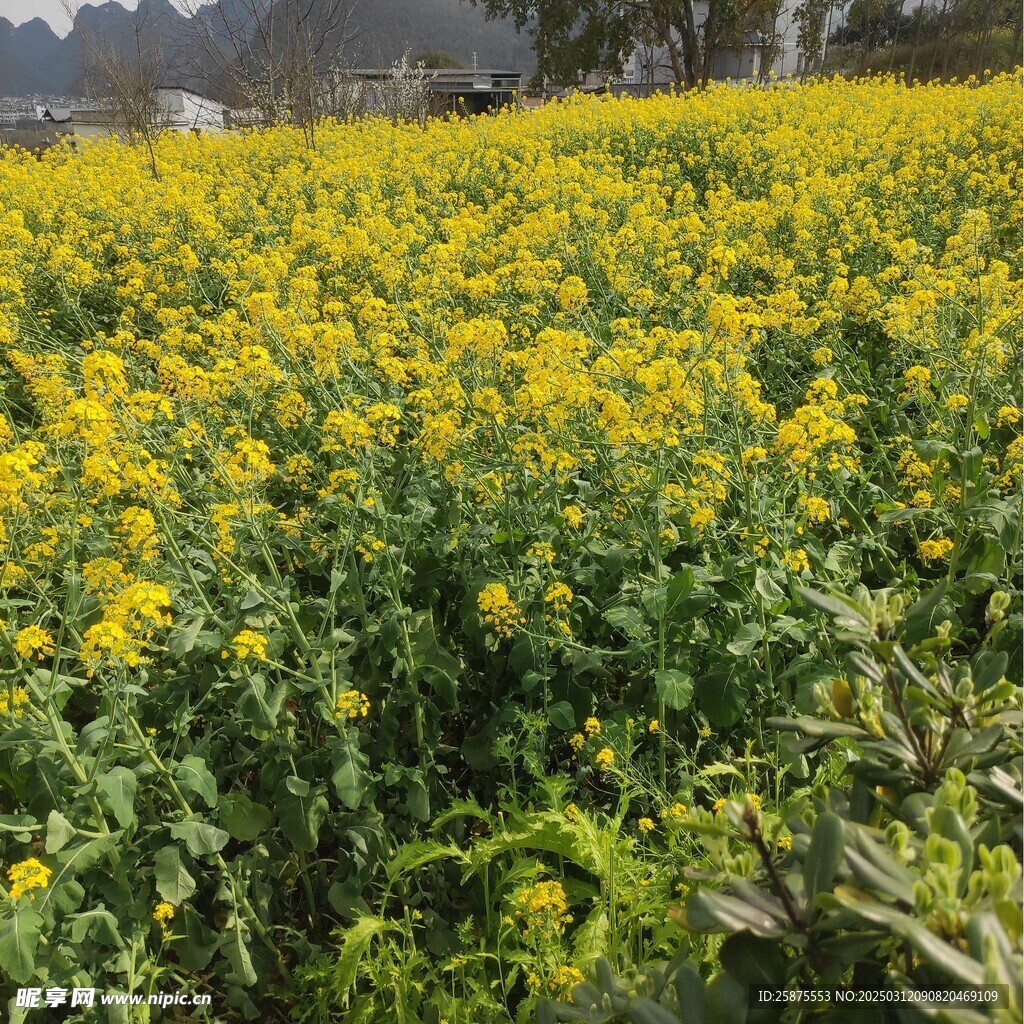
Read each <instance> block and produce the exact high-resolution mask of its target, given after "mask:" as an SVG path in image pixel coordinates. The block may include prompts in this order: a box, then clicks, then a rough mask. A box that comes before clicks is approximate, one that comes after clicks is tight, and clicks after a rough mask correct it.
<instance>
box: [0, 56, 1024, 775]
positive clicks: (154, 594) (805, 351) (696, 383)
mask: <svg viewBox="0 0 1024 1024" xmlns="http://www.w3.org/2000/svg"><path fill="white" fill-rule="evenodd" d="M1019 88H1020V80H1019V78H1017V77H1014V76H999V77H996V78H994V79H992V80H991V81H989V82H987V83H986V84H984V85H979V86H978V87H976V88H975V87H971V88H961V87H949V86H937V85H936V86H928V87H922V88H915V89H905V88H902V87H899V86H897V85H896V84H895V83H893V82H874V81H872V82H860V83H848V82H844V81H840V80H838V79H837V80H832V81H821V82H816V83H814V84H810V85H807V86H797V85H794V86H793V87H792V88H786V89H770V90H752V89H751V90H748V89H735V88H712V89H709V90H707V91H706V92H703V93H701V94H700V95H688V96H686V97H680V96H667V95H666V96H659V97H655V98H652V99H650V100H647V101H644V102H642V103H639V102H629V101H622V102H619V101H614V100H610V99H608V100H597V99H593V98H585V97H580V98H578V99H574V100H572V101H570V102H566V103H560V104H555V105H552V106H550V107H547V108H545V109H543V110H541V111H538V112H536V113H532V114H530V115H524V114H522V113H519V112H516V111H514V110H509V111H506V112H503V113H501V114H499V115H496V116H495V117H492V118H486V119H480V120H473V121H469V120H467V121H464V122H442V121H436V122H435V121H432V122H430V123H429V124H427V125H426V126H425V127H424V128H423V130H421V131H420V130H417V131H406V130H401V129H396V128H394V127H393V126H391V125H390V124H388V123H385V122H384V121H381V120H374V119H368V120H366V121H362V122H359V123H355V124H324V125H323V126H322V128H320V129H318V143H317V147H316V149H315V150H310V149H308V148H306V146H305V145H304V140H303V138H302V136H301V133H299V132H296V131H292V130H290V129H287V128H282V129H280V130H275V131H269V132H263V133H237V134H231V133H224V134H222V135H218V136H216V137H214V136H211V137H208V138H203V139H191V138H180V137H176V136H174V135H173V134H168V135H167V136H166V137H163V138H161V139H159V140H158V141H157V142H156V143H155V152H154V155H155V157H156V160H157V162H158V164H159V166H161V167H162V168H164V169H165V171H166V173H161V175H160V177H159V179H157V178H156V177H154V176H153V175H152V173H151V172H150V168H149V164H148V157H147V155H146V154H145V153H142V152H140V151H137V150H135V149H133V148H131V147H125V146H120V145H117V144H115V143H110V144H106V143H99V144H96V145H91V146H88V147H85V149H83V150H81V151H78V152H72V151H70V150H69V149H63V148H61V147H56V148H55V149H54V150H53V151H51V152H50V153H48V154H47V156H46V157H45V159H44V160H42V161H39V160H36V159H34V158H33V157H31V156H30V155H28V154H23V153H19V152H17V151H14V150H9V151H4V154H3V155H2V157H0V369H2V371H3V373H4V374H5V375H6V377H5V381H9V382H10V386H9V387H8V391H9V393H11V394H17V396H18V399H17V405H18V409H19V412H18V422H17V423H14V422H13V421H12V420H9V419H8V416H9V415H10V413H9V412H8V411H5V412H4V413H3V414H2V415H0V544H3V550H4V552H5V565H4V567H3V568H2V570H0V588H2V589H3V590H4V591H5V592H6V591H8V590H12V589H16V588H20V589H21V591H23V593H22V594H19V595H18V598H19V600H23V598H24V596H25V595H29V596H30V598H31V600H30V602H29V604H28V605H26V606H25V611H24V612H22V611H20V610H19V615H24V618H23V619H22V621H21V622H20V623H19V625H21V627H22V628H21V630H20V631H19V632H18V633H16V634H14V635H13V636H12V642H13V643H14V645H15V649H16V651H17V652H18V655H19V656H20V657H22V658H24V659H25V660H26V661H32V662H37V661H38V660H39V659H40V657H42V658H44V659H45V658H46V657H49V656H50V653H51V648H52V647H53V646H54V644H55V641H54V640H53V637H54V636H56V635H58V629H57V623H56V621H55V617H54V615H53V612H52V609H53V608H55V607H63V606H64V603H65V601H66V598H67V593H68V588H69V586H70V585H72V581H74V580H76V579H77V578H80V579H81V588H82V589H84V591H85V600H84V601H83V602H82V608H83V612H82V614H83V619H82V621H81V622H80V623H77V624H75V628H74V629H68V630H66V631H65V632H64V633H63V634H61V635H62V637H63V638H64V639H63V640H62V643H63V644H64V646H65V647H67V646H68V645H69V644H74V643H75V642H76V641H77V638H78V637H81V645H80V649H79V651H78V656H79V660H80V662H81V663H82V665H83V666H84V667H85V669H86V670H87V671H88V672H90V673H92V672H94V671H102V670H104V669H106V668H108V667H110V668H116V669H122V668H127V669H134V668H137V667H138V666H140V665H141V664H142V663H143V661H144V659H145V658H155V657H157V652H159V651H160V645H159V644H158V643H156V642H154V641H155V640H156V638H157V635H158V634H159V633H160V632H161V631H163V630H166V629H170V630H173V629H174V627H175V623H174V621H173V615H174V610H175V609H176V608H179V607H180V608H181V609H182V610H183V611H184V610H185V609H191V608H193V607H196V606H197V601H196V599H197V598H199V597H203V598H204V599H205V597H206V596H207V595H206V594H195V593H191V592H190V591H192V590H203V591H208V592H209V595H210V596H211V599H213V600H220V599H221V598H222V597H223V596H225V595H226V594H227V592H228V591H230V590H231V589H232V588H235V587H241V586H242V585H243V583H244V579H243V577H244V576H245V575H246V574H249V575H253V574H263V573H269V575H270V576H271V577H280V579H281V580H284V579H286V578H288V577H290V578H291V579H292V580H295V579H296V578H297V577H296V575H295V571H296V570H299V569H308V570H309V571H310V573H312V574H314V575H315V574H316V573H321V574H323V575H325V576H326V575H328V574H330V573H331V572H332V569H325V566H326V565H327V564H328V562H329V561H330V560H331V558H332V557H337V555H338V554H339V553H340V548H342V547H343V546H345V545H348V549H347V550H346V551H345V552H344V557H345V558H346V559H347V558H349V557H350V556H351V555H352V554H353V553H354V554H355V556H356V557H357V558H358V559H359V560H360V561H361V564H362V565H363V566H365V565H368V564H370V563H372V562H374V559H377V560H378V561H377V564H376V565H375V566H374V569H375V572H374V574H373V575H375V576H376V575H377V573H376V570H377V569H379V568H380V567H381V565H382V564H383V563H384V562H386V561H389V560H388V559H385V558H383V557H382V552H384V551H385V545H386V544H387V543H394V544H395V545H396V548H397V546H398V544H399V543H400V531H399V530H397V529H396V528H395V527H396V519H397V518H398V517H400V516H402V515H403V514H404V513H405V510H409V513H410V515H409V521H410V522H411V523H416V522H420V521H421V520H425V519H426V518H431V521H432V517H434V516H435V513H436V514H437V515H436V519H437V521H438V523H439V524H440V525H439V527H438V533H439V534H444V535H443V536H438V537H436V538H432V539H431V544H432V545H433V552H432V554H431V555H430V557H431V558H433V557H435V556H436V555H437V553H439V552H443V553H444V556H445V558H448V557H449V556H451V561H452V563H453V565H454V563H455V562H458V563H459V569H458V571H459V572H463V570H465V569H467V567H472V572H469V571H466V572H465V573H464V576H465V579H464V582H465V584H466V586H467V587H468V586H472V585H473V584H472V583H471V582H470V580H476V579H481V578H483V579H492V580H505V581H506V582H505V583H499V582H494V583H490V584H488V585H487V586H485V587H484V588H483V589H482V590H480V591H479V594H478V596H477V608H478V611H479V613H480V616H481V617H482V619H483V622H484V624H485V625H486V626H487V627H489V629H490V630H491V631H492V633H493V634H494V636H496V637H498V638H501V639H508V638H511V637H513V636H514V635H515V634H516V633H518V632H520V631H521V630H522V628H523V627H524V626H525V625H526V623H527V621H530V622H533V621H538V620H539V618H540V615H541V614H544V615H550V616H551V618H550V620H548V621H549V622H550V624H551V630H550V632H551V633H552V634H553V636H554V638H555V639H552V640H550V641H549V643H550V644H552V645H555V644H556V643H565V644H567V645H568V644H569V643H570V642H571V639H572V638H571V630H570V621H571V622H572V623H573V628H576V626H575V624H576V623H577V622H578V621H583V622H586V620H587V618H588V615H589V612H588V606H587V605H586V602H585V601H584V597H587V596H588V595H585V594H584V593H583V591H582V590H580V587H581V586H583V582H582V581H583V579H584V577H583V576H582V575H575V574H572V573H573V572H574V569H575V568H576V567H577V566H576V563H577V562H578V561H579V560H580V559H583V560H586V561H589V560H590V559H591V558H592V557H593V558H594V559H600V558H602V557H604V554H603V553H605V552H610V551H613V550H614V551H615V552H616V554H615V556H614V557H615V558H618V557H619V556H620V555H621V556H622V558H623V559H624V561H623V563H622V575H623V584H625V585H628V586H630V587H632V586H633V585H634V584H636V583H638V578H637V576H638V574H639V573H642V572H643V569H638V568H637V562H638V557H637V555H636V552H638V550H639V549H640V548H641V547H642V546H643V545H641V544H640V543H638V540H637V538H638V537H640V535H641V534H643V533H644V532H645V531H647V530H648V529H650V524H651V522H652V516H653V515H656V520H657V521H656V524H655V525H654V527H653V529H651V530H650V533H649V536H650V538H652V539H654V538H658V540H659V541H660V542H661V543H663V544H664V546H665V550H666V551H667V552H671V553H672V554H673V556H675V554H676V553H677V552H680V549H683V550H682V552H681V556H682V557H681V558H680V561H686V562H688V563H690V564H694V565H697V564H705V563H707V564H712V563H718V564H721V562H722V561H723V560H724V559H725V558H729V557H734V556H735V557H739V558H749V557H751V556H753V557H755V558H757V559H759V560H760V561H761V562H762V567H763V568H764V570H765V571H767V572H769V574H783V573H784V572H785V571H789V572H791V573H805V572H807V571H808V569H809V568H810V566H811V563H812V562H813V563H814V568H815V569H818V568H819V566H821V567H822V568H823V569H824V568H826V567H827V566H828V565H829V564H837V563H834V559H836V558H839V555H838V554H833V552H835V551H836V550H837V548H838V544H837V542H839V541H848V542H850V543H852V544H853V545H854V547H855V548H859V545H860V543H861V541H863V540H864V536H863V534H864V532H865V531H866V530H869V529H871V528H872V527H875V526H879V529H881V528H882V527H884V529H885V531H886V532H887V534H889V535H890V536H892V537H893V538H894V542H893V543H892V545H890V548H891V550H894V551H895V550H900V551H901V552H902V554H901V556H900V557H906V559H907V560H908V561H912V562H915V563H917V564H916V565H915V566H912V567H911V568H916V569H922V568H928V564H927V563H935V562H939V561H942V560H943V559H947V558H949V557H951V555H952V542H951V541H950V540H948V539H947V538H946V537H945V536H943V534H945V533H949V534H950V536H953V535H954V530H953V528H952V526H951V523H952V522H954V521H955V519H954V517H953V514H954V513H955V515H956V517H957V518H958V519H959V518H963V517H964V515H965V513H966V512H967V510H966V508H965V507H963V508H962V507H961V506H965V505H966V503H967V502H973V501H976V500H977V501H981V500H982V497H983V496H982V495H980V485H979V486H978V487H976V488H975V489H974V490H973V491H971V490H969V489H968V488H967V487H966V486H965V485H964V484H963V483H962V482H956V480H957V479H958V478H956V477H955V476H954V482H949V480H948V479H947V477H949V476H950V475H951V474H950V472H949V466H948V465H947V464H946V463H945V462H944V459H943V457H942V456H940V455H937V453H939V452H943V451H948V450H950V449H953V450H956V451H960V450H962V449H963V448H964V444H963V441H964V436H963V435H964V433H965V432H967V433H969V434H971V438H970V445H969V446H977V447H978V448H979V449H980V450H981V453H982V459H981V465H982V467H983V470H982V477H983V478H984V479H985V480H986V481H990V482H991V486H992V487H993V488H995V489H997V490H1001V491H1002V492H1003V494H1004V495H1006V496H1008V497H1013V496H1016V495H1019V492H1020V464H1021V459H1022V455H1024V440H1022V439H1021V438H1020V437H1019V435H1018V434H1017V431H1018V430H1019V425H1020V422H1021V418H1022V417H1021V412H1020V404H1021V403H1020V376H1019V364H1020V351H1019V349H1020V341H1019V331H1018V330H1017V326H1018V325H1019V322H1020V306H1021V287H1020V286H1021V281H1020V266H1021V233H1020V229H1019V213H1018V208H1019V199H1020V194H1021V166H1020V160H1019V123H1020V109H1019V108H1020V103H1019ZM624 154H625V155H624ZM723 154H724V156H723ZM337 182H347V183H350V184H352V187H351V188H347V187H346V188H336V187H334V184H332V183H337ZM69 197H70V198H69ZM98 311H102V315H100V314H99V313H98ZM69 324H73V325H74V328H73V332H69V329H68V327H67V325H69ZM60 325H63V326H60ZM58 340H59V343H58ZM968 421H969V422H968ZM417 488H419V489H420V490H419V491H418V492H417V493H415V494H413V493H412V492H413V491H414V490H416V489H417ZM893 492H895V493H893ZM868 494H871V495H875V494H880V495H886V496H887V498H888V499H891V500H886V501H884V502H883V501H881V500H879V502H878V504H879V506H880V508H881V511H878V514H877V516H872V514H871V511H870V509H868V508H863V507H859V508H858V507H855V508H853V509H852V510H851V509H849V506H850V505H854V506H858V505H859V504H860V503H861V502H862V501H863V500H864V498H863V496H864V495H868ZM408 498H411V499H413V500H407V499H408ZM883 505H884V507H882V506H883ZM893 506H895V507H896V508H900V507H903V506H909V507H912V508H913V509H914V511H915V514H914V516H913V517H911V516H908V517H906V519H905V520H894V519H893V517H887V516H886V514H885V513H886V511H888V510H890V509H892V508H893ZM428 510H432V511H429V512H428ZM534 510H536V511H537V515H536V516H534V514H533V513H534ZM841 510H842V511H841ZM857 512H859V513H861V515H857V514H855V513H857ZM844 514H845V515H847V516H848V517H849V518H845V519H844V518H839V517H840V516H841V515H844ZM869 519H870V520H871V523H870V525H867V522H868V520H869ZM889 520H893V521H889ZM975 520H976V517H973V518H970V522H974V521H975ZM431 528H432V529H433V527H431ZM973 528H974V527H968V529H973ZM811 533H813V536H804V539H803V540H798V539H797V538H798V537H800V536H801V535H802V534H811ZM956 535H957V536H959V535H960V534H956ZM911 537H913V538H914V540H913V541H911V540H910V539H909V538H911ZM920 537H925V538H929V537H930V538H932V539H929V540H923V541H921V543H920V547H915V545H916V542H917V539H918V538H920ZM384 538H387V540H386V541H385V539H384ZM435 541H436V543H435ZM961 548H962V549H963V550H964V551H967V550H969V549H970V538H967V537H964V538H963V540H962V541H961ZM417 550H419V551H422V550H425V549H424V548H415V547H410V548H409V549H408V552H409V553H410V555H411V553H412V552H414V551H417ZM523 552H525V558H524V557H522V556H523ZM556 553H557V557H556ZM660 555H661V552H660V551H659V557H660ZM921 563H924V565H922V564H921ZM332 564H333V563H332ZM556 564H557V565H558V567H559V568H558V578H559V580H560V581H559V582H555V576H554V574H552V575H550V576H546V575H544V574H545V573H547V572H548V568H549V567H551V566H554V565H556ZM411 568H412V570H413V571H414V572H415V571H418V569H419V566H411ZM446 568H447V567H446ZM431 571H433V570H431ZM197 573H198V575H196V574H197ZM381 575H383V574H381ZM538 578H542V579H543V583H542V584H540V585H537V580H538ZM561 580H564V581H565V582H561ZM577 581H579V582H577ZM657 582H658V583H659V585H660V581H657ZM276 583H277V580H275V585H276ZM570 584H571V586H572V587H575V588H576V589H577V593H576V594H575V595H574V594H573V592H572V590H571V589H570ZM215 588H220V589H219V590H218V589H215ZM221 590H222V591H223V593H221ZM186 591H189V592H186ZM244 593H245V590H244V589H243V590H242V591H241V593H240V594H239V595H237V596H238V597H239V598H241V597H242V595H244ZM333 593H338V591H337V589H335V590H334V591H332V594H333ZM172 594H173V596H174V601H173V604H172V600H171V595H172ZM513 595H515V596H513ZM234 596H235V595H233V594H232V596H231V598H230V599H231V600H234ZM319 598H320V595H319V593H317V597H316V599H317V600H319ZM303 599H304V598H300V600H303ZM198 603H201V602H198ZM18 607H19V609H20V608H21V607H22V606H21V605H19V606H18ZM97 613H98V614H97ZM534 616H536V618H534ZM251 621H253V622H255V621H257V620H255V619H253V620H251ZM260 628H263V627H260ZM266 628H268V629H269V628H270V627H269V626H268V627H266ZM584 628H589V627H588V626H585V627H584ZM12 632H13V631H12ZM72 638H75V639H72ZM578 639H579V641H580V642H581V643H582V642H583V640H584V638H582V637H580V638H578ZM228 647H229V649H228V650H227V651H225V652H224V654H225V657H230V656H231V655H232V654H234V655H235V656H237V657H238V658H240V659H243V660H244V659H255V660H262V659H264V658H266V656H267V650H268V642H267V638H266V637H264V636H262V635H261V634H260V633H258V632H257V631H256V630H255V629H247V630H242V631H241V632H239V634H238V636H236V637H235V638H234V640H233V641H232V642H231V643H230V644H229V645H228ZM577 735H578V736H582V735H583V734H582V733H580V734H577ZM570 742H571V743H572V744H573V746H574V747H575V748H577V749H578V747H579V744H578V742H577V740H576V737H575V736H574V737H573V738H572V740H570ZM613 759H614V753H613V752H612V751H611V749H610V748H604V749H603V750H601V751H600V752H599V753H597V755H596V764H597V765H598V767H599V768H604V767H607V766H608V765H610V764H611V763H612V760H613Z"/></svg>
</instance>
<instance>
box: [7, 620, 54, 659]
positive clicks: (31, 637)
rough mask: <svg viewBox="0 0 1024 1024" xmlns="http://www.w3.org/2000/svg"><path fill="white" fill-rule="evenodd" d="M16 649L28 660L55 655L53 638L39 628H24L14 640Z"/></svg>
mask: <svg viewBox="0 0 1024 1024" xmlns="http://www.w3.org/2000/svg"><path fill="white" fill-rule="evenodd" d="M14 649H15V650H16V651H17V652H18V654H19V655H20V656H21V657H22V658H25V659H26V660H31V659H32V658H38V659H39V660H40V661H42V660H43V658H45V657H48V656H49V655H51V654H53V637H52V636H50V634H49V633H47V632H46V630H45V629H40V628H39V626H23V627H22V628H21V629H19V630H18V633H17V635H16V636H15V638H14Z"/></svg>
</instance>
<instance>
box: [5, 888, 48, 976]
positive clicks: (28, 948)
mask: <svg viewBox="0 0 1024 1024" xmlns="http://www.w3.org/2000/svg"><path fill="white" fill-rule="evenodd" d="M42 927H43V915H42V914H40V913H39V911H38V910H36V908H35V907H34V906H33V905H32V903H31V902H29V901H28V900H22V901H20V902H19V903H18V904H17V905H16V906H15V907H14V910H13V913H5V914H4V915H3V916H0V973H3V974H5V975H6V976H7V977H8V978H9V979H10V980H11V981H15V982H17V983H18V984H20V985H23V984H24V983H25V982H26V981H28V979H29V978H30V977H32V971H33V970H34V968H35V960H36V948H37V947H38V945H39V933H40V930H41V929H42Z"/></svg>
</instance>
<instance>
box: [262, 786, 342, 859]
mask: <svg viewBox="0 0 1024 1024" xmlns="http://www.w3.org/2000/svg"><path fill="white" fill-rule="evenodd" d="M298 781H301V780H298ZM274 797H275V801H276V803H277V821H278V824H279V825H280V826H281V831H282V832H283V833H284V835H285V838H286V839H287V840H288V842H289V843H291V845H292V846H293V847H294V848H295V849H296V850H302V851H303V852H304V853H312V852H313V851H314V850H315V849H316V848H317V844H318V843H319V842H320V826H321V825H322V824H323V820H324V818H325V817H326V816H327V811H328V810H329V809H330V805H329V804H328V802H327V798H326V797H325V796H324V794H323V787H322V786H314V787H311V788H310V789H309V790H308V792H306V793H305V794H304V795H300V794H298V793H295V792H292V791H291V790H290V789H289V788H288V787H287V785H285V786H284V787H280V786H279V787H278V789H277V791H276V793H275V794H274Z"/></svg>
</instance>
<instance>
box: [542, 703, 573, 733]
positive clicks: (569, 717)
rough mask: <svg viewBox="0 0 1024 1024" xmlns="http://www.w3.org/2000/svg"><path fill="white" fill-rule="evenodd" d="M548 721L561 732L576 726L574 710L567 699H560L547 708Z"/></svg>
mask: <svg viewBox="0 0 1024 1024" xmlns="http://www.w3.org/2000/svg"><path fill="white" fill-rule="evenodd" d="M548 721H549V722H550V723H551V724H552V725H553V726H554V727H555V728H556V729H560V730H561V731H562V732H568V731H569V730H570V729H574V728H575V727H576V712H575V711H574V710H573V706H572V705H571V704H570V703H569V702H568V701H567V700H560V701H559V702H558V703H557V704H552V705H551V706H550V707H549V708H548Z"/></svg>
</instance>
